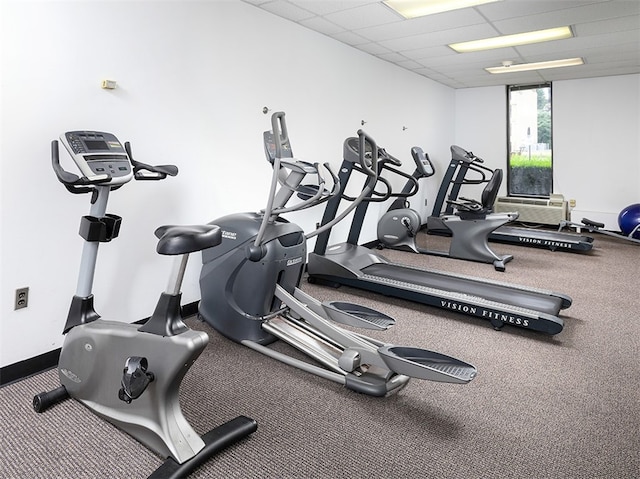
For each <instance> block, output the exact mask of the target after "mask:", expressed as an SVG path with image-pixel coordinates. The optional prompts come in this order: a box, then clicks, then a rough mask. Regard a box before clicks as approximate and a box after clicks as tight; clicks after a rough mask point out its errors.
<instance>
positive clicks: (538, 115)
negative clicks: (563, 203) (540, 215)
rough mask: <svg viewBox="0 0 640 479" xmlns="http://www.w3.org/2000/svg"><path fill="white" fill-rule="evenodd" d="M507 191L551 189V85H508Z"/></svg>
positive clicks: (546, 191)
mask: <svg viewBox="0 0 640 479" xmlns="http://www.w3.org/2000/svg"><path fill="white" fill-rule="evenodd" d="M507 96H508V98H507V103H508V105H509V110H508V125H509V131H508V138H509V150H508V151H509V159H508V165H507V191H508V194H509V196H533V197H548V196H549V195H550V194H551V193H552V192H553V155H552V141H551V132H552V129H551V84H550V83H545V84H543V85H527V86H508V87H507Z"/></svg>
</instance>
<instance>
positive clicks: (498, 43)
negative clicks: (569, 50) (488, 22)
mask: <svg viewBox="0 0 640 479" xmlns="http://www.w3.org/2000/svg"><path fill="white" fill-rule="evenodd" d="M571 37H573V32H572V31H571V28H569V27H558V28H548V29H546V30H536V31H533V32H525V33H516V34H514V35H501V36H499V37H491V38H485V39H483V40H474V41H471V42H462V43H452V44H451V45H449V46H450V47H451V48H453V49H454V50H455V51H456V52H458V53H469V52H477V51H480V50H491V49H494V48H505V47H515V46H518V45H527V44H529V43H540V42H548V41H551V40H562V39H565V38H571Z"/></svg>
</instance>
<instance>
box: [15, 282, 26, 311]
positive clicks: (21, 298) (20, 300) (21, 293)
mask: <svg viewBox="0 0 640 479" xmlns="http://www.w3.org/2000/svg"><path fill="white" fill-rule="evenodd" d="M27 306H29V287H26V288H18V289H16V302H15V305H14V308H13V309H15V310H18V309H22V308H26V307H27Z"/></svg>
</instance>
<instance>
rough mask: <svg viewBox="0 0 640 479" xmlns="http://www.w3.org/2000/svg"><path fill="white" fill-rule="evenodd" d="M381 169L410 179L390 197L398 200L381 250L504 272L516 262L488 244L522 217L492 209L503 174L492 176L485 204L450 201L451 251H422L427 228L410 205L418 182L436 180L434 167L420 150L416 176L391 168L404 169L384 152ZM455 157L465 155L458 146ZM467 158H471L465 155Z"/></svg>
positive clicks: (414, 152)
mask: <svg viewBox="0 0 640 479" xmlns="http://www.w3.org/2000/svg"><path fill="white" fill-rule="evenodd" d="M380 150H381V152H380V155H381V158H380V159H379V160H378V165H379V169H380V170H381V171H382V170H388V171H391V172H392V173H395V174H396V175H399V176H402V177H404V178H406V179H407V182H406V183H405V185H404V187H403V189H402V191H400V192H399V193H391V194H390V195H389V196H391V197H395V198H396V200H395V201H394V202H393V203H392V204H391V206H390V207H389V209H388V210H387V212H386V213H385V214H384V215H383V216H382V218H380V220H379V221H378V242H379V245H380V246H381V247H386V248H392V249H399V250H402V251H411V252H414V253H421V254H431V255H436V256H446V257H450V258H457V259H463V260H468V261H478V262H481V263H490V264H493V266H494V268H495V269H496V270H498V271H504V270H505V265H506V263H508V262H509V261H511V260H512V259H513V256H512V255H498V254H497V253H495V252H494V251H493V250H492V249H491V247H490V246H489V244H488V237H489V235H490V234H491V232H492V231H494V230H495V229H496V228H498V227H500V226H502V225H504V224H505V223H508V222H511V221H514V220H515V219H516V218H517V217H518V213H515V212H514V213H493V212H492V211H491V208H492V207H493V202H494V201H495V199H496V196H497V194H498V189H499V188H500V183H501V182H502V170H496V171H493V172H492V176H491V179H489V180H488V182H487V185H486V187H485V188H484V190H483V192H482V199H481V201H477V200H474V199H469V198H461V199H460V200H449V201H448V203H449V204H450V205H451V206H452V207H455V214H453V213H452V214H448V215H444V216H441V217H440V221H441V224H442V226H443V227H445V228H446V229H447V230H448V231H449V233H450V234H451V243H450V245H449V251H436V250H429V249H423V248H420V247H418V245H417V243H416V236H417V234H418V232H419V231H420V230H421V229H422V228H423V227H424V226H425V224H424V223H423V222H422V218H421V217H420V214H419V213H418V212H417V211H416V210H414V209H412V208H411V207H410V205H409V201H408V198H409V197H411V196H413V195H415V194H416V193H417V192H418V180H419V179H421V178H428V177H430V176H433V174H434V173H435V170H434V168H433V163H431V160H430V159H429V157H428V156H427V155H426V154H425V152H424V151H423V150H422V148H420V147H417V146H415V147H413V148H411V156H412V157H413V160H414V162H415V164H416V169H415V171H414V172H413V174H412V175H407V174H406V173H403V172H402V171H400V170H398V169H396V168H394V167H392V166H389V164H392V165H394V166H396V167H397V166H400V165H401V162H400V160H398V159H396V158H394V157H393V156H391V155H389V154H388V153H387V152H386V151H385V150H383V149H380ZM451 150H452V153H454V154H462V152H463V151H464V150H462V149H461V148H459V147H458V146H455V145H453V146H452V147H451ZM458 150H461V151H458ZM464 154H469V153H468V152H466V151H464Z"/></svg>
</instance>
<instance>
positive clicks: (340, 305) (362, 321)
mask: <svg viewBox="0 0 640 479" xmlns="http://www.w3.org/2000/svg"><path fill="white" fill-rule="evenodd" d="M322 307H323V308H324V311H325V312H326V313H327V315H328V316H329V318H330V319H331V320H333V321H335V322H336V323H340V324H346V325H348V326H354V327H356V328H363V329H376V330H386V329H389V328H390V327H391V326H393V325H394V324H396V320H395V319H393V318H392V317H391V316H387V315H386V314H384V313H381V312H380V311H377V310H375V309H371V308H367V307H366V306H361V305H359V304H355V303H346V302H343V301H325V302H323V303H322Z"/></svg>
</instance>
